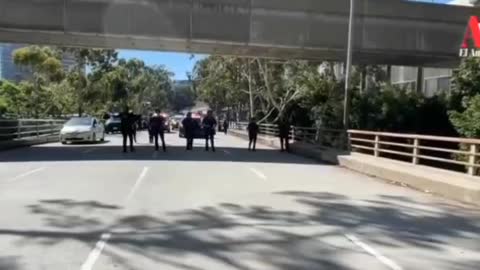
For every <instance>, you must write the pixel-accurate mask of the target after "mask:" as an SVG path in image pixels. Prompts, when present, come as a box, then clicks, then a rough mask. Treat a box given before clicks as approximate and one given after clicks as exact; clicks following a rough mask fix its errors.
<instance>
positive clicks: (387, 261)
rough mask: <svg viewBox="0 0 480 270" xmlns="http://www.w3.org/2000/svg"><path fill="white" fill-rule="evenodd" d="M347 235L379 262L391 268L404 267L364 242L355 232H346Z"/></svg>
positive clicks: (398, 268)
mask: <svg viewBox="0 0 480 270" xmlns="http://www.w3.org/2000/svg"><path fill="white" fill-rule="evenodd" d="M345 237H346V238H347V239H348V240H350V241H351V242H352V243H354V244H355V245H356V246H358V247H360V248H361V249H363V250H364V251H366V252H367V253H368V254H370V255H372V256H373V257H375V259H377V260H378V261H379V262H381V263H382V264H384V265H385V266H387V267H388V268H390V269H391V270H403V268H402V267H401V266H400V265H398V264H397V263H396V262H394V261H393V260H391V259H389V258H387V257H385V256H383V255H382V254H381V253H380V252H378V251H376V250H375V249H373V248H372V247H370V246H369V245H367V244H365V243H363V242H362V241H361V240H360V239H358V237H356V236H355V235H353V234H345Z"/></svg>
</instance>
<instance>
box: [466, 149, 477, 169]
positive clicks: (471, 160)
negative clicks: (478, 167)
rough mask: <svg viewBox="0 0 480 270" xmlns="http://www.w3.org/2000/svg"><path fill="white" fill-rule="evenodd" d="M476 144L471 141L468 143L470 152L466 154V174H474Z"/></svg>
mask: <svg viewBox="0 0 480 270" xmlns="http://www.w3.org/2000/svg"><path fill="white" fill-rule="evenodd" d="M476 153H477V145H476V144H474V143H472V144H470V154H469V155H468V174H469V175H475V163H476V161H477V159H476V155H475V154H476Z"/></svg>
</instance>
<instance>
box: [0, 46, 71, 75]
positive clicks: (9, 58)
mask: <svg viewBox="0 0 480 270" xmlns="http://www.w3.org/2000/svg"><path fill="white" fill-rule="evenodd" d="M25 46H27V45H25V44H13V43H0V79H4V80H9V81H14V82H19V81H22V80H28V79H29V78H31V76H32V72H31V71H30V70H29V69H28V68H25V67H21V66H17V65H15V63H14V62H13V52H14V51H15V50H16V49H20V48H23V47H25ZM62 64H63V68H64V70H65V71H67V70H68V69H70V68H71V67H72V66H73V65H75V64H76V62H75V58H74V57H73V56H72V55H70V54H64V56H63V59H62Z"/></svg>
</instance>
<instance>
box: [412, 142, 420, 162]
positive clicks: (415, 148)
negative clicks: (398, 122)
mask: <svg viewBox="0 0 480 270" xmlns="http://www.w3.org/2000/svg"><path fill="white" fill-rule="evenodd" d="M419 143H420V142H419V139H418V138H415V139H413V157H412V163H413V164H415V165H416V164H418V145H419Z"/></svg>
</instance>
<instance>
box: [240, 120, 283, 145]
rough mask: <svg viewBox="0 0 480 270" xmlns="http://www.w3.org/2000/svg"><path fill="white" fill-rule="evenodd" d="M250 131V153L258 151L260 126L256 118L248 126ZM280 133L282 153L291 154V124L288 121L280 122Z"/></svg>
mask: <svg viewBox="0 0 480 270" xmlns="http://www.w3.org/2000/svg"><path fill="white" fill-rule="evenodd" d="M247 131H248V139H249V142H248V151H256V149H255V148H256V145H257V137H258V132H259V126H258V124H257V122H256V120H255V118H251V119H250V122H249V123H248V126H247ZM278 131H279V132H278V133H279V137H280V149H281V150H280V151H282V152H284V151H287V152H290V143H289V137H290V124H289V123H288V122H287V121H280V122H279V123H278Z"/></svg>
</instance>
